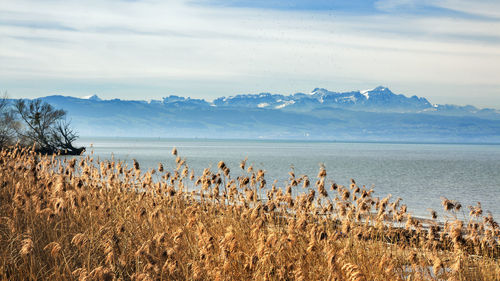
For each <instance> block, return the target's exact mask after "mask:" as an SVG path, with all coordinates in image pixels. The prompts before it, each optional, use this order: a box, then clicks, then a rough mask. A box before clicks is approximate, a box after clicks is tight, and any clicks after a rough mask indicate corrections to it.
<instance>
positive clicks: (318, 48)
mask: <svg viewBox="0 0 500 281" xmlns="http://www.w3.org/2000/svg"><path fill="white" fill-rule="evenodd" d="M384 3H385V4H384ZM405 3H406V4H405ZM401 4H405V5H412V2H411V1H384V2H382V1H380V3H379V5H386V6H385V7H386V9H393V8H394V7H396V6H397V5H401ZM391 5H392V6H391ZM443 5H445V4H443ZM0 16H1V17H0V18H1V20H0V38H1V42H2V44H0V65H2V67H1V68H0V85H11V87H12V89H11V88H8V89H7V90H9V91H10V92H11V93H12V94H13V95H25V96H26V95H34V94H38V95H40V92H39V91H38V92H35V90H36V86H39V85H42V84H43V87H44V88H43V89H44V90H46V91H47V94H48V93H50V92H51V91H54V90H55V89H61V90H62V91H66V92H67V93H68V94H71V91H73V92H75V91H77V90H75V88H64V87H62V88H61V86H60V85H63V84H67V83H69V82H67V81H90V80H93V81H100V82H99V85H102V84H106V81H108V82H109V83H110V84H113V85H117V86H114V87H113V88H110V89H107V90H103V91H104V93H102V92H100V94H101V93H102V94H101V95H102V96H104V97H106V95H117V94H118V93H124V94H125V95H127V96H126V97H127V98H139V95H140V94H143V92H142V91H137V87H136V88H135V90H136V93H135V95H134V93H133V92H131V91H130V90H128V89H125V88H123V87H122V88H120V86H119V85H120V83H121V84H124V85H127V84H128V83H132V82H133V83H136V85H139V86H141V85H142V86H144V87H145V88H147V87H146V86H145V85H146V83H147V84H148V85H150V87H156V90H151V89H150V88H148V90H151V91H150V95H160V92H163V93H165V92H170V91H175V92H177V93H179V94H195V95H197V96H203V95H205V97H208V98H212V97H215V96H218V95H221V94H224V95H229V94H234V93H238V92H260V91H274V92H282V93H286V92H295V91H306V92H307V91H310V90H311V89H312V88H314V87H317V86H321V87H327V88H331V89H333V90H341V89H353V88H365V87H373V86H376V85H378V84H385V85H388V86H391V85H399V86H398V87H399V88H401V89H404V90H405V91H408V92H407V93H408V94H417V95H421V96H428V97H429V96H430V98H431V100H432V101H433V102H453V100H449V98H452V96H453V95H463V96H465V95H466V94H468V91H469V90H470V89H471V88H476V89H477V88H481V89H488V90H487V92H485V94H486V95H490V96H491V95H495V94H498V92H495V91H497V90H496V89H498V88H496V86H500V81H499V80H498V78H497V77H496V76H497V75H496V74H497V73H500V48H499V45H500V22H499V21H494V20H480V19H467V18H449V17H438V16H422V15H413V16H410V15H397V14H382V15H357V16H356V15H352V14H351V15H346V14H338V13H333V14H327V13H318V12H298V11H295V12H290V11H275V10H261V9H243V8H241V9H238V8H213V7H210V6H194V5H191V4H189V3H188V2H185V1H180V0H179V1H134V2H130V1H126V2H125V1H117V0H115V1H95V0H94V1H85V2H83V1H34V0H32V1H29V0H17V1H2V5H0ZM43 80H47V81H53V82H51V83H52V85H53V86H52V88H51V86H50V85H47V84H44V83H38V84H36V83H35V85H34V86H33V89H31V90H29V89H27V88H26V87H24V88H23V87H21V86H19V83H20V82H19V83H18V84H16V83H17V82H15V81H21V82H23V81H24V82H26V81H43ZM57 81H61V82H60V83H59V84H58V82H57ZM81 83H84V82H81ZM419 84H426V85H436V90H434V92H433V91H432V90H431V91H429V90H428V88H427V87H419V86H418V85H419ZM16 85H17V86H16ZM401 85H403V86H401ZM404 85H412V86H411V87H404ZM16 87H19V90H18V91H17V92H18V93H16ZM51 89H53V90H51ZM424 89H425V90H424ZM443 89H447V90H449V91H450V94H449V95H444V96H443V93H442V92H441V91H442V90H443ZM97 90H99V88H97ZM106 91H107V92H106ZM42 94H43V93H42ZM78 94H82V95H83V93H78ZM433 95H434V96H436V97H438V98H440V97H442V99H443V100H433V99H432V96H433ZM148 97H149V98H151V97H152V96H148ZM445 99H448V100H447V101H445ZM477 100H478V99H475V100H474V101H477ZM474 101H473V100H471V103H473V102H474ZM479 105H481V104H479ZM498 107H500V98H499V100H498Z"/></svg>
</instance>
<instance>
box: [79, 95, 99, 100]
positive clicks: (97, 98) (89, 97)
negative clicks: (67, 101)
mask: <svg viewBox="0 0 500 281" xmlns="http://www.w3.org/2000/svg"><path fill="white" fill-rule="evenodd" d="M82 99H85V100H91V101H102V99H101V98H100V97H98V96H97V95H95V94H94V95H89V96H85V97H82Z"/></svg>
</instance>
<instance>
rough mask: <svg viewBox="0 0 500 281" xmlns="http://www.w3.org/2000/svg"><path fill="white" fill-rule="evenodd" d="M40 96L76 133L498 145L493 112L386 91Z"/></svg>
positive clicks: (499, 116)
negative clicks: (126, 97)
mask: <svg viewBox="0 0 500 281" xmlns="http://www.w3.org/2000/svg"><path fill="white" fill-rule="evenodd" d="M41 99H43V100H44V101H46V102H48V103H50V104H52V105H54V106H55V107H57V108H62V109H65V110H66V111H67V112H68V116H69V118H70V119H71V120H72V123H73V126H74V127H75V128H76V129H77V130H78V131H79V133H80V135H81V136H146V137H199V138H265V139H314V140H338V141H343V140H349V141H410V142H411V141H415V142H486V143H488V142H500V112H499V111H498V110H495V109H478V108H476V107H473V106H455V105H435V104H431V103H430V102H429V101H428V100H427V99H426V98H423V97H417V96H412V97H407V96H405V95H400V94H395V93H393V92H392V91H391V90H389V89H388V88H386V87H377V88H375V89H373V90H368V91H351V92H342V93H338V92H331V91H328V90H326V89H319V88H318V89H314V90H313V91H312V92H311V93H308V94H305V93H297V94H293V95H277V94H270V93H261V94H250V95H235V96H230V97H220V98H217V99H215V100H214V101H212V102H209V101H206V100H203V99H191V98H185V97H179V96H169V97H165V98H163V99H162V100H152V101H138V100H120V99H113V100H102V99H100V98H99V97H98V96H96V95H94V96H90V97H88V98H75V97H67V96H59V95H58V96H47V97H43V98H41Z"/></svg>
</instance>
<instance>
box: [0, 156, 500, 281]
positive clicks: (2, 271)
mask: <svg viewBox="0 0 500 281" xmlns="http://www.w3.org/2000/svg"><path fill="white" fill-rule="evenodd" d="M172 154H173V155H174V157H177V159H176V163H177V167H176V168H175V169H174V170H170V171H168V169H166V168H165V167H164V166H163V165H161V164H160V165H159V167H158V169H157V170H156V171H154V170H152V171H146V172H141V170H140V166H139V163H138V162H137V161H134V164H133V167H131V168H129V167H127V166H126V165H125V164H124V163H123V162H110V161H96V160H95V159H93V158H91V157H86V158H83V159H77V158H73V159H61V158H58V157H55V156H52V157H50V156H41V155H36V154H34V153H32V152H29V151H28V150H24V149H22V148H16V149H11V150H9V151H1V152H0V217H1V220H0V278H1V279H2V280H359V281H361V280H499V279H500V263H499V261H498V258H499V256H500V254H499V253H500V250H499V249H500V248H499V233H500V230H499V226H498V224H497V223H496V222H495V221H494V220H493V218H492V217H491V215H484V214H483V212H482V209H481V206H480V204H478V205H477V206H472V207H470V218H469V219H468V220H466V221H463V220H458V219H456V216H455V217H454V219H452V220H449V221H446V222H444V223H439V222H438V221H437V220H435V217H436V216H437V215H436V213H435V212H434V213H432V216H433V217H434V220H430V221H428V222H425V221H422V220H418V219H415V218H413V217H412V216H411V215H410V214H409V213H408V212H407V209H406V206H405V205H400V202H399V199H398V200H394V201H391V198H390V197H386V198H375V197H373V190H367V189H366V188H365V187H359V186H358V185H357V184H356V182H355V181H354V180H351V184H350V186H349V187H345V186H340V185H337V184H334V183H328V182H327V180H326V174H327V172H326V170H325V169H324V168H323V167H322V168H321V169H320V171H319V173H318V175H317V178H316V179H315V180H313V178H309V177H307V176H300V177H296V175H295V174H294V173H293V172H291V173H290V180H289V183H288V184H287V185H286V186H284V187H283V188H280V187H278V186H277V185H276V183H275V184H273V185H272V187H270V188H265V187H266V181H265V179H264V177H265V172H264V171H262V170H256V169H254V168H253V167H252V166H248V165H247V163H246V160H245V161H243V162H242V163H241V165H240V168H241V174H240V175H239V176H238V177H233V176H232V175H231V173H230V170H229V168H228V167H227V166H226V164H225V163H224V162H220V163H219V164H218V167H217V170H216V171H211V170H210V169H205V170H204V171H203V173H202V175H201V176H199V177H195V176H194V174H193V172H192V171H190V169H189V167H188V165H187V164H186V162H185V161H184V160H183V159H181V158H180V157H179V156H178V152H177V150H176V149H173V151H172ZM155 178H157V179H161V180H154V179H155ZM188 182H192V183H194V184H196V186H197V187H198V189H197V191H196V192H187V190H186V186H187V183H188ZM314 182H315V185H314V184H312V183H314ZM311 185H314V186H311ZM327 187H329V188H327ZM327 189H328V190H327ZM292 190H299V191H301V192H299V193H300V195H298V196H296V197H292ZM262 194H265V196H262ZM294 194H295V193H294ZM443 206H444V208H445V209H446V210H447V211H449V212H450V214H451V215H452V217H453V215H454V214H456V212H457V211H458V210H459V209H460V207H461V206H460V205H459V203H458V202H454V201H451V200H448V199H443Z"/></svg>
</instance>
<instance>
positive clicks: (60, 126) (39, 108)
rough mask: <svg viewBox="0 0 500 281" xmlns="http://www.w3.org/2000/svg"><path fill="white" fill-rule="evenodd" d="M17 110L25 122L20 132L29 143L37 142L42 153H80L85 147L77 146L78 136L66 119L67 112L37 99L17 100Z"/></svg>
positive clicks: (36, 144)
mask: <svg viewBox="0 0 500 281" xmlns="http://www.w3.org/2000/svg"><path fill="white" fill-rule="evenodd" d="M14 107H15V111H16V113H17V115H18V116H19V117H20V119H21V120H22V121H23V123H24V124H25V125H26V127H25V129H24V130H19V131H18V134H19V135H20V137H21V138H23V139H25V140H26V141H27V142H28V143H29V144H35V146H36V147H37V150H38V151H40V152H42V153H56V152H60V153H63V154H80V153H81V152H82V151H83V150H84V148H75V147H74V146H73V144H72V143H73V142H74V141H75V140H76V139H77V138H78V136H77V135H76V133H75V132H74V131H73V129H71V127H70V124H69V123H68V122H65V121H64V117H65V116H66V112H65V111H64V110H61V109H55V108H54V107H53V106H52V105H50V104H48V103H45V102H43V101H42V100H39V99H36V100H31V101H26V100H17V101H16V102H15V104H14Z"/></svg>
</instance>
